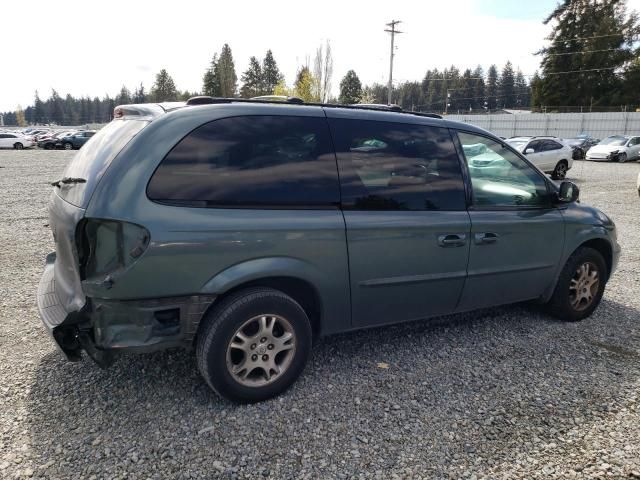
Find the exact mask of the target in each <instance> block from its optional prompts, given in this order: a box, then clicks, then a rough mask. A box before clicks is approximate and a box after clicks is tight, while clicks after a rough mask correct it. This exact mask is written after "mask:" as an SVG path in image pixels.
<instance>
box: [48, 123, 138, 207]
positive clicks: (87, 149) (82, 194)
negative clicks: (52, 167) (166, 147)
mask: <svg viewBox="0 0 640 480" xmlns="http://www.w3.org/2000/svg"><path fill="white" fill-rule="evenodd" d="M147 124H148V122H144V121H140V120H114V121H113V122H110V123H108V124H107V125H106V126H105V127H104V128H102V129H101V130H100V131H99V132H98V133H96V134H95V135H94V136H93V137H92V138H91V139H90V140H89V141H87V143H86V144H85V145H84V147H82V149H81V150H79V151H78V153H76V155H75V157H73V160H71V163H69V166H68V167H67V169H66V170H65V172H64V175H63V176H65V177H73V178H84V179H85V180H86V181H87V182H86V183H75V184H71V185H64V186H62V187H61V188H60V189H57V191H58V192H59V193H58V194H59V195H60V196H61V197H62V198H64V199H65V200H66V201H67V202H69V203H72V204H74V205H76V206H78V207H82V208H84V207H86V206H87V204H88V203H89V198H91V194H92V193H93V190H94V188H95V186H96V185H97V183H98V180H100V178H102V175H103V174H104V172H105V171H106V170H107V168H108V167H109V165H110V164H111V161H112V160H113V159H114V158H115V157H116V155H117V154H118V153H120V150H122V149H123V148H124V146H125V145H126V144H127V143H129V140H131V139H132V138H133V137H134V136H135V135H136V134H137V133H138V132H139V131H140V130H142V129H143V128H144V127H145V126H146V125H147Z"/></svg>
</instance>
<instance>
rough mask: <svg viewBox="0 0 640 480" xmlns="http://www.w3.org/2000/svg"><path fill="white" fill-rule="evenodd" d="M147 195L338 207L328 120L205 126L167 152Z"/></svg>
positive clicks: (258, 119)
mask: <svg viewBox="0 0 640 480" xmlns="http://www.w3.org/2000/svg"><path fill="white" fill-rule="evenodd" d="M147 195H148V196H149V198H150V199H151V200H155V201H160V202H165V203H172V204H179V205H186V206H204V207H207V206H212V207H215V206H221V207H224V206H230V207H234V206H238V207H242V206H246V207H250V206H261V207H267V208H268V207H276V208H277V207H302V208H304V207H309V208H318V207H324V206H336V205H338V203H339V201H340V187H339V183H338V172H337V167H336V161H335V156H334V153H333V149H332V146H331V140H330V136H329V128H328V126H327V123H326V120H325V119H324V118H314V117H292V116H245V117H231V118H224V119H220V120H216V121H213V122H210V123H207V124H205V125H203V126H201V127H199V128H197V129H196V130H194V131H193V132H191V133H190V134H189V135H187V136H186V137H185V138H184V139H182V140H181V141H180V143H178V144H177V145H176V146H175V147H174V148H173V149H172V150H171V152H169V154H168V155H167V156H166V157H165V159H164V160H163V161H162V163H161V164H160V166H159V167H158V169H157V170H156V172H155V173H154V175H153V177H152V178H151V180H150V182H149V185H148V187H147Z"/></svg>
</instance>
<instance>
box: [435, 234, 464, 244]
mask: <svg viewBox="0 0 640 480" xmlns="http://www.w3.org/2000/svg"><path fill="white" fill-rule="evenodd" d="M466 244H467V235H466V234H464V233H445V234H444V235H439V236H438V245H440V246H441V247H445V248H446V247H463V246H465V245H466Z"/></svg>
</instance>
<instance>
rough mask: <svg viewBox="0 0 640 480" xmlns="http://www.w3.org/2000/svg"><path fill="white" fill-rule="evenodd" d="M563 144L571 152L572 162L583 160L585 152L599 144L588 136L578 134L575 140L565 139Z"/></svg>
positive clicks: (597, 140)
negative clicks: (568, 147)
mask: <svg viewBox="0 0 640 480" xmlns="http://www.w3.org/2000/svg"><path fill="white" fill-rule="evenodd" d="M565 143H566V144H567V145H568V146H570V147H571V149H572V150H573V159H574V160H583V159H584V158H585V156H586V154H587V150H589V149H590V148H591V147H593V146H594V145H597V144H598V143H600V140H599V139H596V138H593V137H592V136H591V135H588V134H580V135H578V136H576V137H575V138H567V139H565Z"/></svg>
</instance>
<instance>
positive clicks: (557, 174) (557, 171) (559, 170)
mask: <svg viewBox="0 0 640 480" xmlns="http://www.w3.org/2000/svg"><path fill="white" fill-rule="evenodd" d="M568 170H569V163H568V162H567V161H566V160H560V161H559V162H558V164H557V165H556V168H554V169H553V173H552V174H551V178H553V179H554V180H564V179H565V178H566V177H567V171H568Z"/></svg>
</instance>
